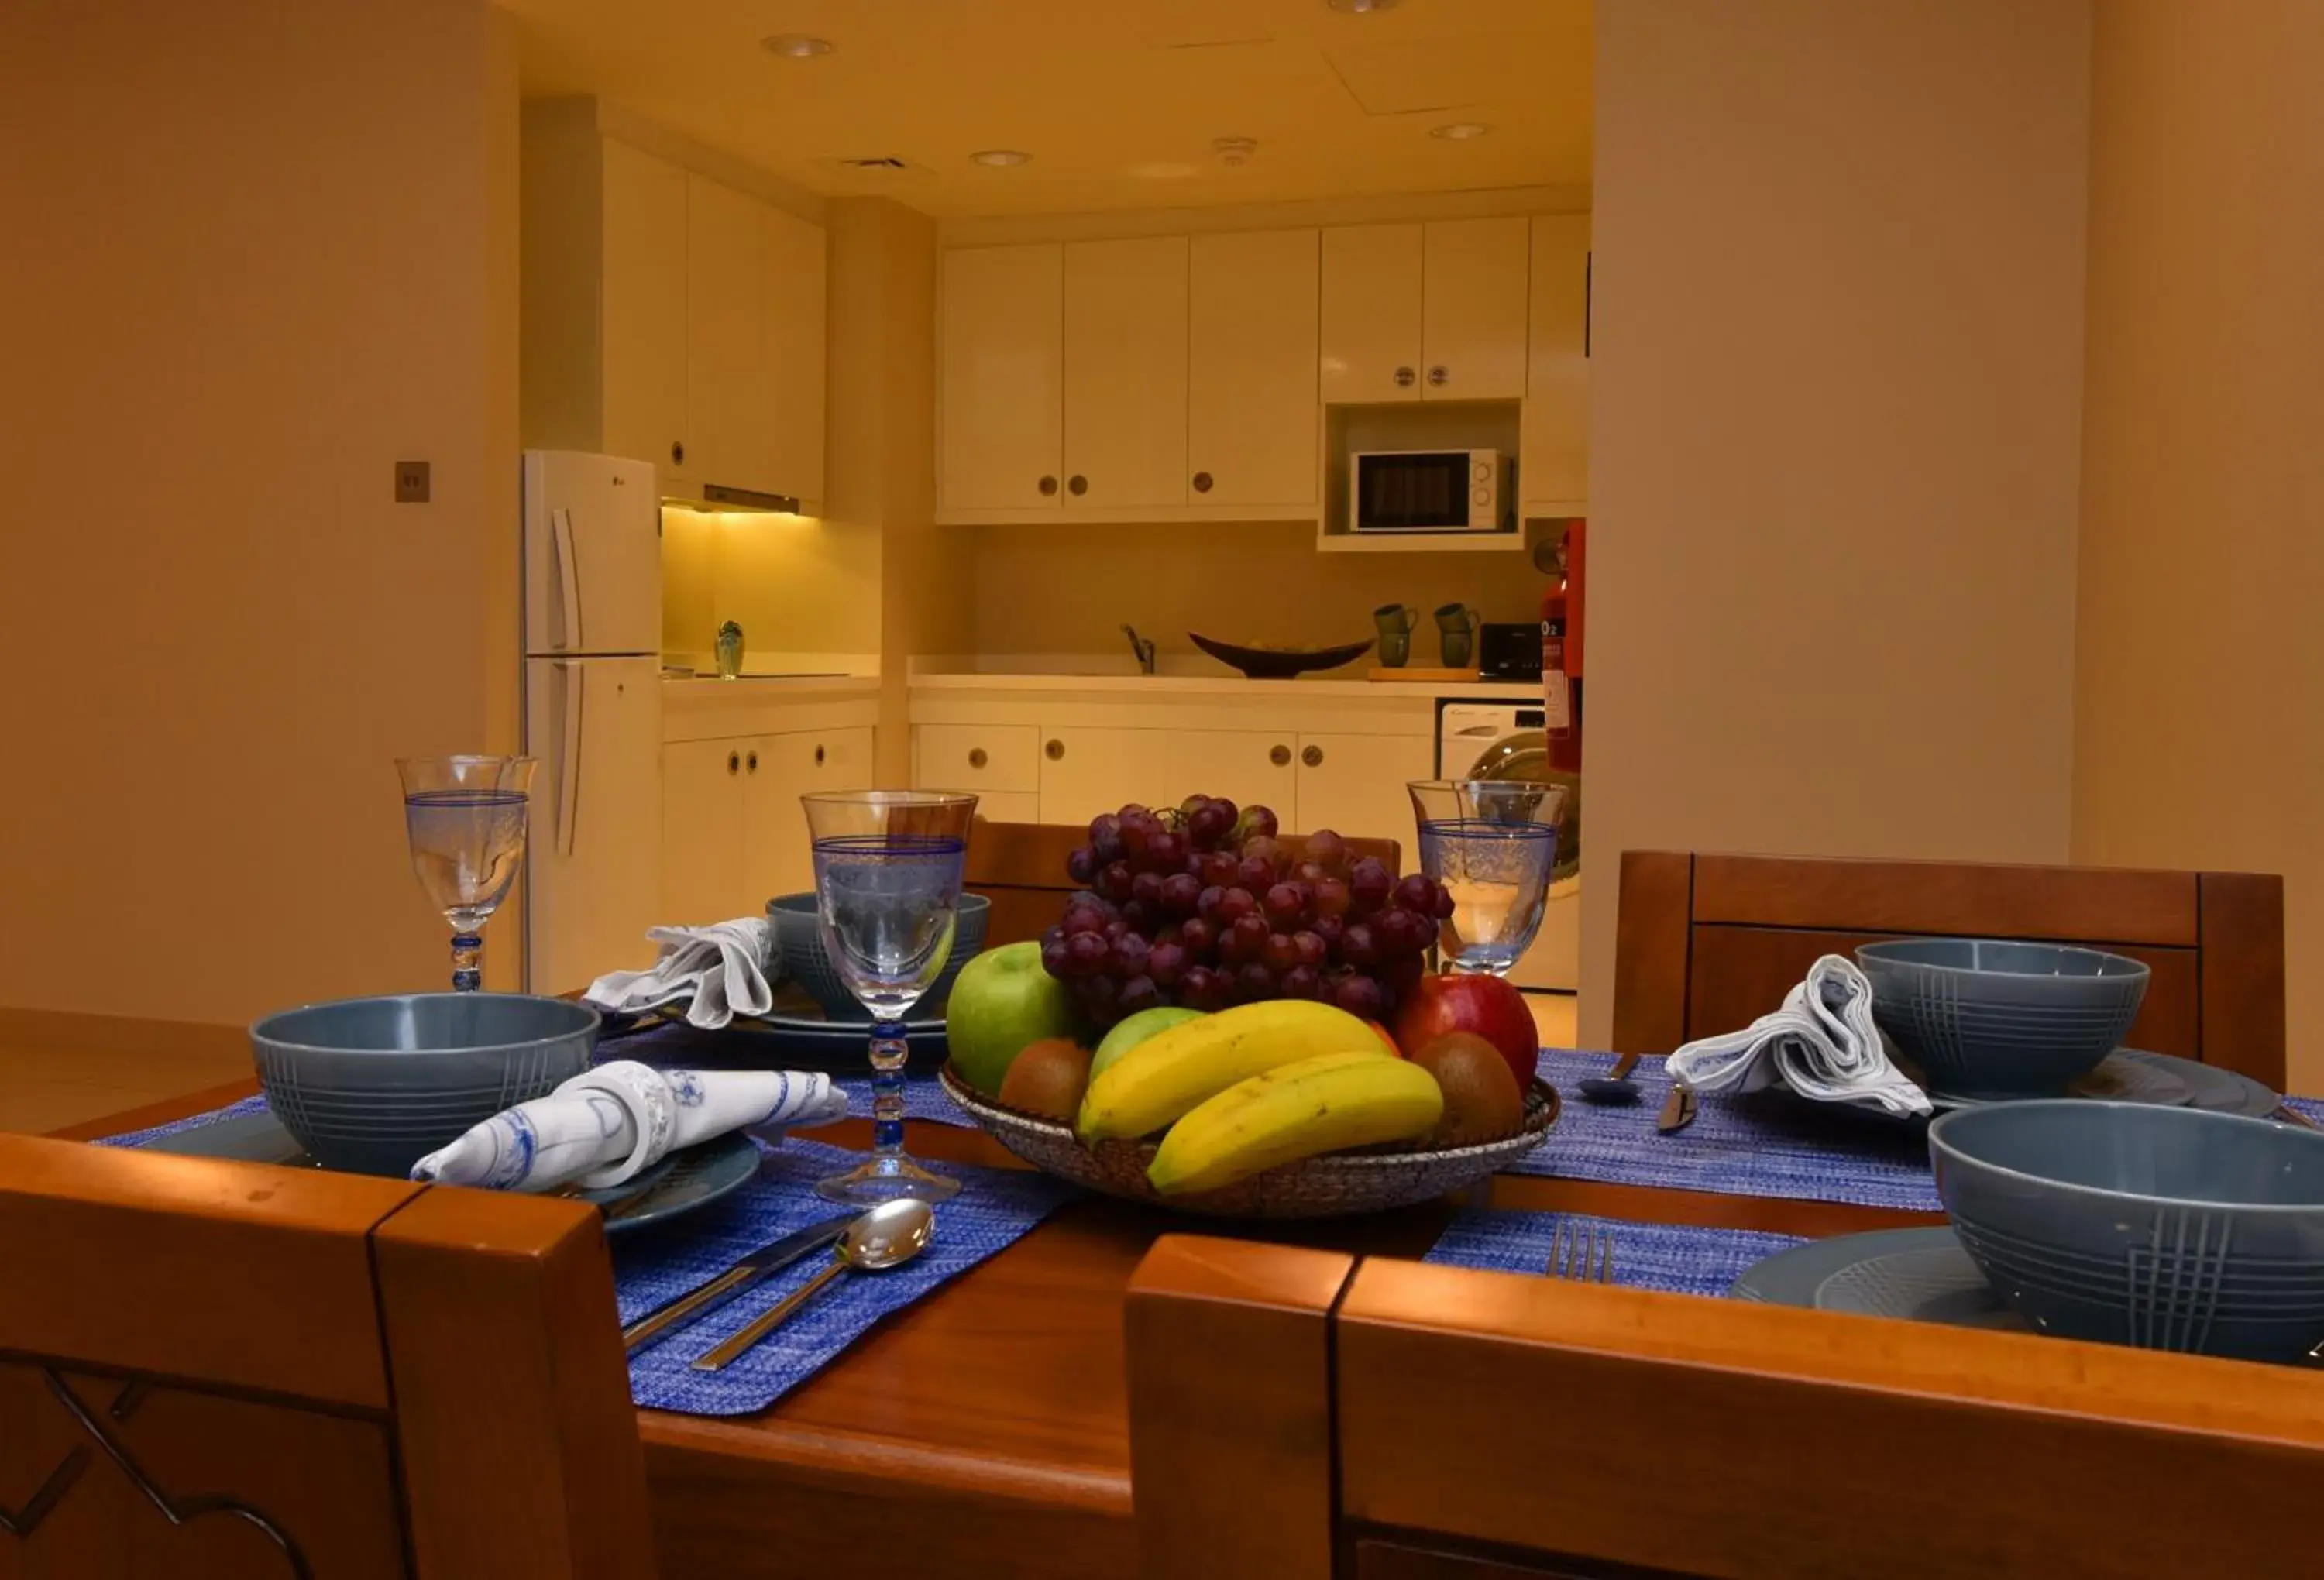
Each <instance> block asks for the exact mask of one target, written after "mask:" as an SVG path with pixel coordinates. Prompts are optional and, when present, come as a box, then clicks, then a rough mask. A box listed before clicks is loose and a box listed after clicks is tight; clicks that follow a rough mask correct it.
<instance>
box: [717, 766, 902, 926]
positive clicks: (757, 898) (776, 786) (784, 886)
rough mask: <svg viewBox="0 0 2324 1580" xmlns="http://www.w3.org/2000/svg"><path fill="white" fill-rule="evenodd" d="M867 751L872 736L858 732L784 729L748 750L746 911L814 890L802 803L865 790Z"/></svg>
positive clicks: (868, 781) (744, 831)
mask: <svg viewBox="0 0 2324 1580" xmlns="http://www.w3.org/2000/svg"><path fill="white" fill-rule="evenodd" d="M871 747H872V732H871V730H870V729H869V728H866V727H861V726H857V727H851V728H844V729H834V730H787V731H785V732H784V733H782V734H779V735H765V736H760V737H758V738H756V739H753V740H751V741H749V742H747V743H746V745H745V749H744V754H743V782H744V786H745V789H744V795H745V797H746V807H745V812H744V816H743V827H742V864H743V866H744V868H746V870H747V871H748V873H749V875H750V883H751V886H752V888H751V894H752V903H751V905H749V907H748V909H749V910H751V911H752V912H756V911H757V910H759V909H760V908H761V907H762V906H764V905H765V904H766V903H767V901H768V900H770V899H771V898H773V897H774V896H777V895H788V894H798V893H801V892H803V891H805V890H807V889H811V888H813V887H814V886H815V841H814V840H813V838H812V837H811V836H810V834H809V832H808V830H807V809H806V807H805V806H803V805H802V804H800V801H799V797H801V796H802V795H807V794H808V793H809V792H810V791H815V790H862V789H864V788H866V787H867V786H869V785H871Z"/></svg>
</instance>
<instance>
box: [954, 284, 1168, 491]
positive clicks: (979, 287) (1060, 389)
mask: <svg viewBox="0 0 2324 1580" xmlns="http://www.w3.org/2000/svg"><path fill="white" fill-rule="evenodd" d="M1064 334H1065V249H1064V248H1063V247H1061V246H1059V245H1058V244H1057V243H1053V242H1044V243H1034V244H1032V245H1029V246H1012V247H962V248H955V249H954V250H952V251H950V252H947V253H945V255H944V304H943V325H942V353H941V362H942V376H943V404H944V409H943V414H942V419H941V422H940V425H939V426H940V428H941V434H940V436H939V441H938V443H939V446H940V449H939V455H938V459H939V461H940V463H941V469H940V476H939V479H938V485H937V486H938V491H939V496H940V498H941V500H942V501H943V504H944V506H945V508H946V509H947V510H1019V511H1023V512H1026V513H1027V514H1028V515H1035V514H1043V513H1047V512H1049V511H1053V510H1056V507H1057V505H1058V502H1059V500H1060V498H1061V497H1062V490H1061V489H1060V487H1059V481H1060V472H1061V470H1062V460H1061V456H1062V455H1063V451H1064V420H1065V406H1064V399H1065V396H1064V386H1065V348H1064ZM1182 377H1183V375H1182Z"/></svg>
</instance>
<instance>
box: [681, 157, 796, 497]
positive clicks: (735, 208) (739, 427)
mask: <svg viewBox="0 0 2324 1580" xmlns="http://www.w3.org/2000/svg"><path fill="white" fill-rule="evenodd" d="M765 291H766V208H765V206H764V205H762V204H761V203H759V202H757V201H756V200H754V199H752V198H747V197H744V196H743V195H742V193H740V192H737V191H735V190H734V189H733V188H732V187H725V186H721V185H720V184H719V183H718V182H716V181H713V180H709V179H705V178H704V177H702V176H695V175H689V176H688V177H687V191H686V410H687V425H688V427H690V428H691V429H692V430H693V431H692V432H691V433H690V434H689V435H688V436H687V450H688V451H689V452H690V454H689V455H688V456H687V470H689V471H690V472H691V473H693V474H694V475H695V476H696V477H698V478H699V479H701V480H702V481H703V482H715V483H724V484H725V485H727V486H729V487H733V488H750V489H766V488H768V487H769V486H770V484H769V481H768V480H769V474H770V470H771V456H772V452H773V447H774V445H773V436H774V428H775V409H774V390H773V384H772V382H771V381H770V380H769V379H768V377H767V376H766V372H765V364H764V363H763V361H762V360H761V359H762V358H763V356H764V355H765V345H764V341H763V338H762V337H763V335H764V334H765V325H766V313H765V307H764V301H765Z"/></svg>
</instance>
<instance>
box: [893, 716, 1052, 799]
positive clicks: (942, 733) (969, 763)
mask: <svg viewBox="0 0 2324 1580" xmlns="http://www.w3.org/2000/svg"><path fill="white" fill-rule="evenodd" d="M912 784H913V785H914V786H915V787H917V788H918V789H922V790H970V791H974V792H975V793H976V794H977V795H996V794H1002V793H1008V794H1021V795H1031V794H1037V793H1038V792H1039V790H1040V788H1041V730H1040V726H1038V725H1037V724H922V725H918V726H917V727H915V728H914V730H913V731H912Z"/></svg>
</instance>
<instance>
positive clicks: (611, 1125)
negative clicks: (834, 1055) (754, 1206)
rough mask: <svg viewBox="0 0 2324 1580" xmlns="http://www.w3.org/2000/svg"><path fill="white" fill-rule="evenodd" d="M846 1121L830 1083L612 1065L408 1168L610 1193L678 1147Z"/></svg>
mask: <svg viewBox="0 0 2324 1580" xmlns="http://www.w3.org/2000/svg"><path fill="white" fill-rule="evenodd" d="M846 1113H847V1094H846V1093H845V1092H843V1091H841V1090H839V1089H837V1088H835V1087H834V1086H833V1085H832V1084H831V1077H829V1076H827V1075H824V1074H821V1073H812V1074H810V1073H807V1072H803V1071H799V1070H656V1069H654V1068H653V1067H652V1066H651V1065H649V1064H640V1063H638V1062H636V1061H634V1060H628V1059H617V1060H613V1061H610V1062H608V1063H604V1064H601V1065H599V1066H597V1068H596V1069H595V1070H585V1071H583V1072H582V1073H581V1074H579V1075H576V1076H575V1077H574V1078H573V1079H571V1080H568V1081H567V1082H566V1083H565V1084H564V1085H563V1086H560V1087H558V1089H556V1090H555V1091H553V1092H551V1093H549V1096H547V1097H545V1098H534V1099H533V1100H532V1101H530V1102H529V1103H519V1104H518V1105H517V1106H516V1107H513V1108H510V1109H506V1110H504V1111H503V1112H502V1113H498V1114H495V1115H493V1116H492V1117H491V1118H489V1119H487V1120H485V1121H484V1123H483V1124H482V1125H476V1126H475V1127H474V1128H473V1129H471V1130H469V1131H468V1133H467V1134H465V1135H463V1136H461V1137H460V1138H459V1139H458V1140H457V1141H456V1142H454V1143H453V1144H451V1145H449V1146H447V1147H445V1148H443V1149H441V1150H440V1151H438V1152H432V1153H429V1154H428V1155H427V1156H426V1157H424V1158H421V1159H420V1161H419V1162H416V1163H414V1164H412V1165H411V1177H412V1178H413V1179H415V1180H432V1181H434V1182H436V1183H438V1184H442V1185H482V1186H484V1187H485V1188H486V1189H488V1190H555V1189H557V1187H558V1186H559V1185H563V1184H566V1183H567V1182H568V1181H571V1182H573V1183H576V1184H578V1185H579V1186H581V1188H582V1189H584V1190H604V1188H606V1187H607V1186H611V1185H619V1184H621V1183H622V1181H623V1180H628V1179H630V1178H631V1177H632V1176H633V1175H635V1174H636V1173H637V1172H638V1171H640V1170H641V1169H644V1168H647V1167H650V1165H652V1164H654V1163H656V1162H659V1161H660V1160H661V1159H662V1158H664V1157H666V1156H668V1155H669V1153H673V1152H675V1151H677V1150H678V1148H679V1147H683V1146H692V1145H693V1144H695V1143H696V1142H700V1141H708V1140H709V1139H710V1138H711V1137H713V1136H716V1135H724V1134H726V1133H727V1132H728V1131H730V1130H740V1129H741V1128H742V1127H743V1126H744V1125H756V1126H759V1127H761V1128H765V1129H774V1130H787V1129H788V1128H790V1127H791V1126H792V1125H823V1124H827V1123H829V1122H830V1121H832V1120H834V1119H838V1118H841V1117H844V1116H845V1115H846Z"/></svg>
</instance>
